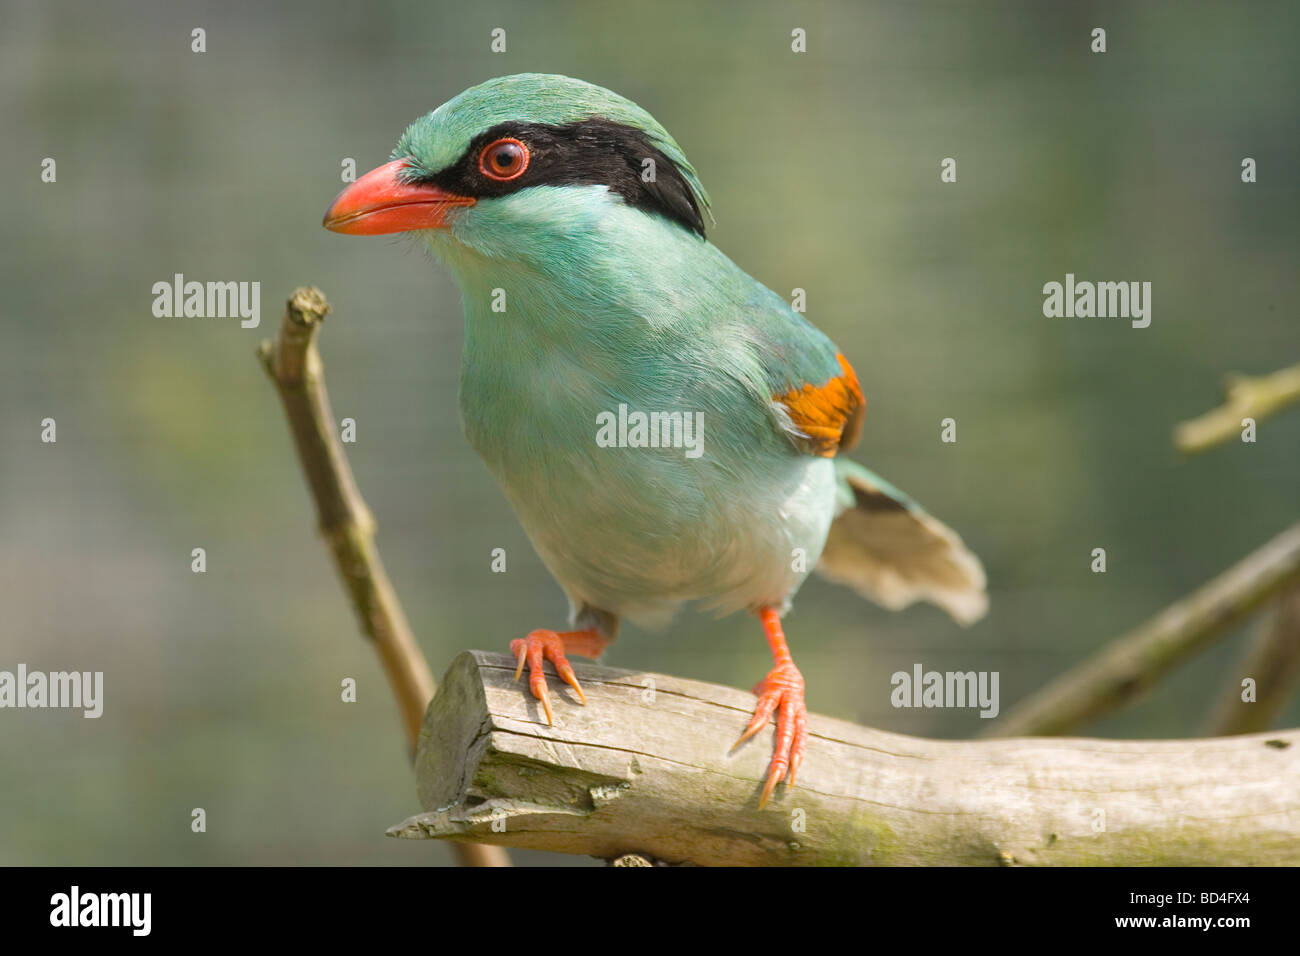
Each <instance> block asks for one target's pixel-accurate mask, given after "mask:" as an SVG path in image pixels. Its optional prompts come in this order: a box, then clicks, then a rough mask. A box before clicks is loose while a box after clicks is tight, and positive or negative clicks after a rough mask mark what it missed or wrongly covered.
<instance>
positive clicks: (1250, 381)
mask: <svg viewBox="0 0 1300 956" xmlns="http://www.w3.org/2000/svg"><path fill="white" fill-rule="evenodd" d="M1224 391H1225V392H1226V397H1225V399H1224V402H1223V404H1222V405H1220V406H1219V407H1217V408H1212V409H1210V410H1209V411H1208V412H1206V413H1205V414H1204V415H1201V416H1199V417H1197V418H1193V419H1191V420H1189V421H1185V422H1180V423H1179V424H1178V425H1177V427H1175V428H1174V445H1175V446H1176V447H1177V448H1178V450H1179V451H1181V452H1185V453H1187V454H1193V453H1195V452H1202V451H1205V450H1207V449H1209V448H1213V447H1214V446H1215V445H1218V444H1219V443H1220V442H1225V441H1228V440H1229V439H1232V438H1236V437H1238V436H1239V435H1240V434H1241V428H1242V424H1241V421H1242V419H1243V418H1253V419H1255V421H1256V422H1260V421H1263V420H1264V419H1265V418H1267V417H1268V416H1270V415H1272V414H1274V413H1275V412H1277V411H1279V410H1281V409H1283V408H1285V407H1286V406H1287V405H1291V404H1293V403H1295V402H1300V365H1292V366H1290V367H1289V368H1284V369H1279V370H1278V371H1276V372H1273V373H1272V374H1271V375H1260V376H1248V375H1229V376H1228V379H1227V383H1226V387H1225V389H1224Z"/></svg>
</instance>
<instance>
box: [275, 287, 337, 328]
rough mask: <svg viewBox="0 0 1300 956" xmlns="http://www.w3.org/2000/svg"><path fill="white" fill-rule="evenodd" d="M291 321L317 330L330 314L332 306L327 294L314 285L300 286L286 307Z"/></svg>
mask: <svg viewBox="0 0 1300 956" xmlns="http://www.w3.org/2000/svg"><path fill="white" fill-rule="evenodd" d="M286 309H287V311H286V315H287V316H288V318H289V320H290V321H292V322H296V323H297V324H298V325H302V326H306V327H307V328H313V329H314V328H315V327H316V326H318V325H320V324H321V323H322V322H324V321H325V316H327V315H329V314H330V304H329V302H328V300H326V298H325V293H324V292H322V291H321V290H320V289H318V288H316V287H315V286H314V285H305V286H300V287H298V288H297V289H295V290H294V293H293V295H291V296H289V301H288V303H287V306H286Z"/></svg>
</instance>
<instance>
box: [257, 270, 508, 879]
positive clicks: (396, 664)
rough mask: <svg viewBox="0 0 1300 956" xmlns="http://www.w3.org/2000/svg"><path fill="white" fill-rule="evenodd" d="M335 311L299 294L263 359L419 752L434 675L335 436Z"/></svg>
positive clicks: (467, 854) (492, 854)
mask: <svg viewBox="0 0 1300 956" xmlns="http://www.w3.org/2000/svg"><path fill="white" fill-rule="evenodd" d="M329 311H330V306H329V303H328V302H327V301H326V300H325V295H324V293H322V292H321V291H320V290H319V289H316V288H312V287H306V288H301V289H298V290H297V291H295V292H294V294H293V296H292V297H291V298H290V299H289V301H288V303H287V304H286V306H285V310H284V319H283V321H282V322H281V325H280V332H279V334H278V335H277V336H276V339H275V341H274V342H269V341H268V342H263V343H262V345H261V347H260V348H259V349H258V353H257V354H258V358H259V359H260V360H261V362H262V366H263V368H265V369H266V373H267V375H269V376H270V377H271V381H272V382H274V383H275V388H276V391H277V392H278V393H279V395H280V401H281V403H282V404H283V405H284V413H285V416H286V417H287V418H288V420H289V431H290V432H291V433H292V435H293V440H294V445H295V446H296V447H297V449H298V461H299V463H300V464H301V465H302V470H303V474H304V475H305V476H306V478H307V484H308V486H309V487H310V488H311V495H312V500H313V501H315V503H316V515H317V519H318V521H319V525H320V530H321V533H322V534H323V535H324V537H325V541H326V543H327V544H328V545H329V549H330V552H331V553H332V554H333V555H334V564H335V566H336V567H337V568H338V571H339V575H340V576H341V577H342V579H343V584H344V586H345V587H346V588H347V591H348V594H349V596H350V597H351V599H352V606H353V608H355V609H356V613H357V619H358V622H359V623H360V625H361V630H362V633H363V634H365V636H366V637H367V638H369V639H370V641H371V643H372V644H373V645H374V648H375V651H376V652H377V653H378V654H379V659H380V661H381V663H382V664H383V667H384V673H385V674H386V675H387V676H388V682H389V685H390V686H391V687H392V689H393V695H394V696H395V697H396V698H397V706H398V710H399V711H400V712H401V715H402V725H403V727H404V728H405V729H406V736H407V742H408V744H409V745H410V748H411V751H412V752H414V750H415V745H416V741H417V738H418V735H419V732H420V726H421V723H422V721H423V719H424V713H425V709H426V708H427V707H428V704H429V701H430V699H431V698H432V697H433V691H434V683H433V674H432V672H431V671H430V670H429V663H428V661H426V660H425V657H424V654H423V653H422V652H421V651H420V646H419V644H417V643H416V641H415V635H414V634H413V633H412V632H411V625H410V624H409V623H407V620H406V615H405V613H403V611H402V605H401V603H400V602H399V601H398V600H397V593H396V592H395V591H394V590H393V585H392V583H391V582H390V581H389V580H388V573H387V572H386V571H385V570H384V563H383V561H381V560H380V558H379V549H378V548H377V547H376V546H375V519H374V518H373V517H372V516H371V514H370V509H369V508H367V507H366V503H365V501H363V500H362V498H361V492H360V491H359V490H358V489H357V483H356V480H355V479H354V478H353V477H352V468H351V466H350V465H349V464H348V460H347V457H346V456H345V455H344V454H343V446H342V444H341V443H340V442H339V439H338V435H337V433H336V430H337V428H338V424H337V422H336V421H335V418H334V413H333V411H332V410H331V409H330V403H329V396H328V394H327V393H326V391H325V368H324V365H323V364H322V363H321V358H320V353H319V352H318V351H317V349H316V345H315V340H316V332H317V330H319V328H320V326H321V323H322V322H324V321H325V316H327V315H328V314H329ZM457 856H458V857H459V859H460V861H461V863H463V864H465V865H467V866H508V865H509V860H508V858H507V857H506V856H505V854H504V853H503V852H502V851H501V850H499V849H497V848H495V847H485V846H476V845H472V844H465V845H464V846H461V847H458V848H457Z"/></svg>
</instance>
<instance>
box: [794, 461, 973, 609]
mask: <svg viewBox="0 0 1300 956" xmlns="http://www.w3.org/2000/svg"><path fill="white" fill-rule="evenodd" d="M835 476H836V478H837V479H838V485H839V487H838V494H839V497H840V510H839V512H838V515H837V517H836V518H835V521H834V523H833V524H832V525H831V531H830V535H829V536H828V537H827V539H826V547H825V549H824V550H823V551H822V556H821V561H820V562H818V564H817V570H818V571H819V572H820V573H821V574H822V575H823V576H825V577H827V578H830V579H831V580H832V581H836V582H838V583H840V584H847V585H848V586H849V587H851V588H853V589H854V590H855V591H857V592H858V593H859V594H861V595H863V596H864V597H867V598H870V599H871V600H872V601H875V602H876V603H877V604H881V605H884V606H885V607H887V608H889V609H890V610H895V611H897V610H900V609H901V608H905V607H907V606H908V605H909V604H912V603H913V602H915V601H920V600H925V601H930V602H931V603H933V604H937V605H939V607H941V608H943V609H944V610H945V611H947V612H948V613H949V614H950V615H952V617H953V619H954V620H956V621H957V622H958V623H960V624H973V623H974V622H975V621H977V620H979V619H980V618H981V617H983V616H984V612H985V611H987V610H988V605H989V599H988V595H987V594H985V592H984V581H985V579H984V568H983V566H982V565H981V564H980V561H979V558H977V557H975V555H974V554H972V553H971V552H970V551H969V550H967V548H966V546H965V545H964V544H962V541H961V538H959V537H958V536H957V533H956V532H955V531H953V530H952V529H951V528H948V527H947V526H946V525H943V524H941V523H940V522H938V521H936V520H935V519H934V518H932V517H930V516H929V515H928V514H926V513H925V511H924V510H923V509H922V508H921V506H920V505H918V504H917V503H916V502H915V501H913V500H912V499H911V498H909V497H907V495H905V494H903V493H902V492H901V491H899V490H898V489H897V488H895V487H894V486H893V485H891V484H890V483H889V482H887V481H885V480H884V479H883V478H880V477H878V476H877V475H875V474H873V473H872V472H870V471H868V470H867V469H865V468H863V467H862V466H861V465H858V464H856V463H854V462H851V461H849V460H848V459H847V458H842V457H841V458H836V459H835Z"/></svg>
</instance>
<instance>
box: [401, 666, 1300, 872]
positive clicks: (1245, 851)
mask: <svg viewBox="0 0 1300 956" xmlns="http://www.w3.org/2000/svg"><path fill="white" fill-rule="evenodd" d="M514 667H515V662H514V661H513V660H512V659H511V658H509V657H505V656H502V655H497V654H489V653H485V652H482V651H471V652H467V653H465V654H462V655H461V656H460V657H458V658H457V659H456V660H455V662H454V663H453V664H452V666H451V669H450V670H449V671H448V673H447V675H446V677H445V678H444V679H443V682H442V687H441V689H440V691H439V693H438V695H437V696H436V697H435V699H434V701H433V703H432V705H431V706H430V708H429V713H428V715H427V717H426V719H425V724H424V729H423V731H422V732H421V740H420V748H419V751H418V754H417V757H416V775H417V779H418V781H419V790H420V802H421V804H422V805H423V806H424V807H425V810H426V812H425V813H422V814H419V815H417V816H414V817H411V818H410V819H409V820H406V821H405V822H403V823H401V824H398V825H397V826H394V827H393V828H391V829H390V830H389V833H390V835H392V836H397V837H405V838H412V839H420V838H446V839H453V840H475V841H480V842H490V843H498V844H502V845H506V846H514V847H527V848H532V849H541V850H556V851H560V852H565V853H584V854H589V855H592V856H596V857H600V858H603V859H616V858H619V857H623V856H625V855H627V854H636V855H638V856H641V857H644V858H648V859H656V860H660V861H665V862H671V863H695V864H703V865H813V864H989V865H1035V864H1045V865H1070V864H1115V865H1146V864H1166V865H1185V864H1186V865H1190V864H1216V865H1227V864H1291V865H1295V864H1300V786H1298V785H1297V784H1300V731H1286V732H1279V733H1274V734H1268V735H1257V736H1242V737H1231V738H1223V739H1211V740H1169V741H1115V740H1080V739H1043V738H1030V739H1022V740H988V741H974V742H964V741H940V740H924V739H920V738H916V737H904V736H901V735H898V734H890V733H884V732H882V731H878V730H870V729H867V728H865V727H858V726H855V725H853V724H849V723H846V722H844V721H840V720H834V719H831V718H829V717H821V716H818V715H813V716H812V717H811V718H810V730H811V734H812V737H811V740H810V743H809V748H808V757H807V760H806V761H805V763H804V765H803V768H802V769H801V770H800V773H799V781H798V783H797V785H796V786H795V787H794V788H793V789H787V788H785V787H780V788H778V790H777V794H776V797H775V798H774V799H773V801H772V802H771V803H770V804H769V805H768V807H767V809H765V810H763V811H759V810H757V809H756V807H757V803H758V794H759V791H760V790H761V785H762V778H763V775H764V772H765V771H766V768H767V762H768V758H769V756H770V754H771V747H772V736H773V731H772V728H771V727H770V725H769V727H768V729H767V730H765V731H764V732H763V733H760V734H759V735H758V736H757V737H755V738H754V739H752V740H751V741H749V742H748V743H747V744H745V745H744V746H742V747H740V748H739V749H737V750H736V751H735V752H733V753H729V752H728V748H729V747H730V745H731V743H732V741H734V740H735V739H736V737H737V736H738V734H739V732H740V730H741V729H742V728H743V727H744V725H745V723H746V721H747V719H748V717H749V714H750V711H751V709H752V708H753V703H754V700H753V697H752V696H751V695H749V694H747V693H744V692H742V691H740V690H735V689H733V688H730V687H719V686H716V685H713V684H704V683H700V682H698V681H690V680H683V679H681V678H677V677H669V676H666V675H662V674H647V673H638V672H632V671H624V670H615V669H612V668H607V667H599V666H594V665H582V664H575V669H576V670H577V673H578V676H579V678H580V679H581V681H582V683H583V687H584V689H585V691H586V695H587V701H588V703H587V706H585V707H583V706H580V705H579V704H578V702H577V700H576V699H575V698H574V697H573V695H572V694H571V693H569V692H568V691H567V689H563V688H562V685H560V684H558V682H557V681H556V679H555V678H554V676H552V677H551V678H550V679H551V688H552V695H553V699H554V706H555V716H556V725H555V726H554V727H549V726H547V725H546V724H545V722H544V718H543V717H542V716H541V714H540V711H539V709H538V706H537V702H536V701H535V700H533V699H532V697H531V696H530V695H529V694H528V691H527V686H526V685H525V684H524V683H523V682H519V683H516V682H515V680H514Z"/></svg>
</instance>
